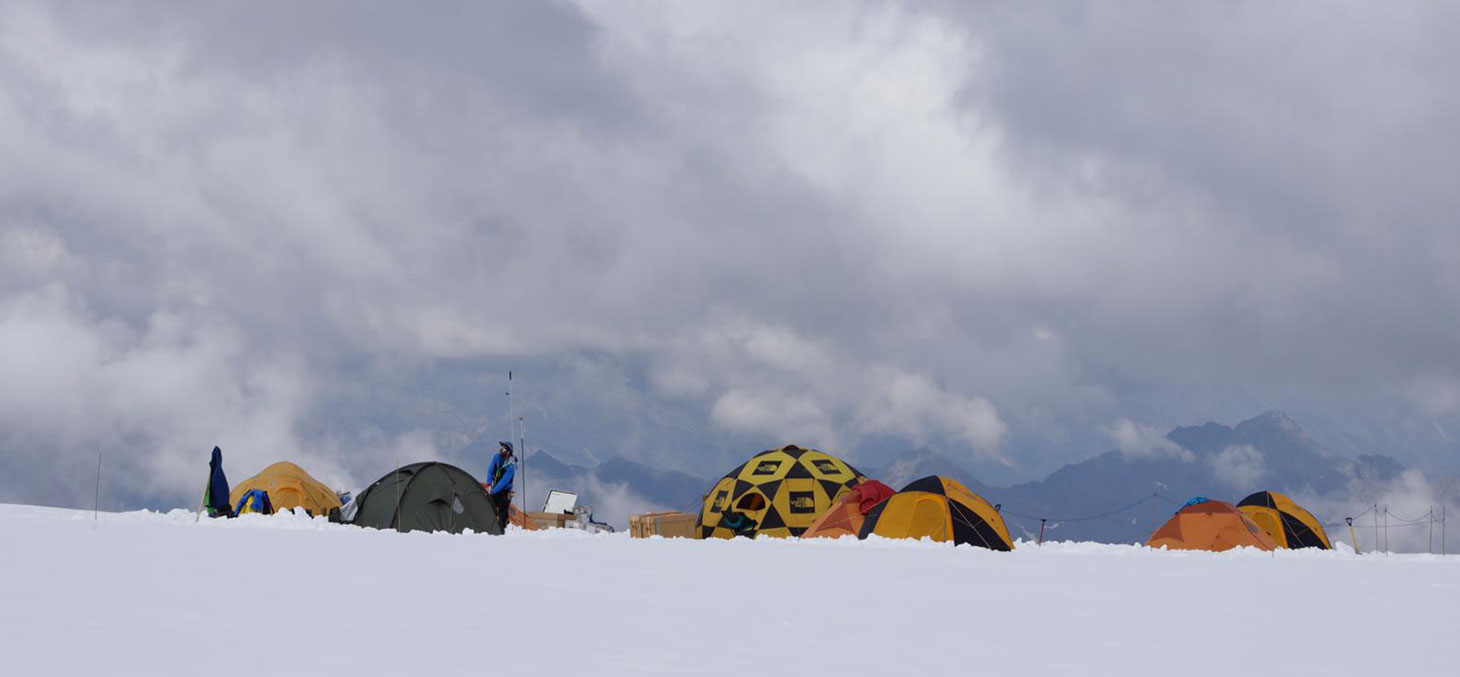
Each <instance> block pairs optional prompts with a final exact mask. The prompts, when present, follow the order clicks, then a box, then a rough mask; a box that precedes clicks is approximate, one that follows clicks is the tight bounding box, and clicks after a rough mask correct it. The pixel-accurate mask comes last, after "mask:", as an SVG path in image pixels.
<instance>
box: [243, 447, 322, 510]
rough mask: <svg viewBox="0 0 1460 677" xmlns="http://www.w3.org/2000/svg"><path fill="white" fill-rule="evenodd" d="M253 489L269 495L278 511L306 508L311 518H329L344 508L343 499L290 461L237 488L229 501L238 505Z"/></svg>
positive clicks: (270, 467) (265, 471) (254, 477)
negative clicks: (330, 513)
mask: <svg viewBox="0 0 1460 677" xmlns="http://www.w3.org/2000/svg"><path fill="white" fill-rule="evenodd" d="M250 489H262V490H264V491H266V492H268V494H269V502H270V503H272V504H273V505H274V510H283V509H285V508H304V509H305V510H306V511H308V512H309V514H311V515H316V516H317V515H328V514H329V512H330V511H331V510H334V509H337V508H339V507H341V506H340V497H339V496H337V495H336V494H335V492H334V491H333V490H332V489H330V488H329V487H327V486H325V485H324V484H323V483H321V482H320V481H319V480H317V479H314V478H313V477H311V476H310V475H309V473H307V472H304V468H301V467H299V466H297V465H294V464H293V463H290V462H288V461H279V462H278V463H275V464H273V465H271V466H269V467H267V468H264V470H263V472H261V473H259V474H257V475H254V476H253V477H250V478H248V479H246V480H244V481H242V482H240V483H238V485H236V486H234V487H233V493H232V494H230V495H229V497H228V500H229V502H230V503H232V504H234V505H238V500H239V499H241V498H243V495H244V494H246V493H248V491H249V490H250Z"/></svg>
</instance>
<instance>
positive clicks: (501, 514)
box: [492, 489, 512, 532]
mask: <svg viewBox="0 0 1460 677" xmlns="http://www.w3.org/2000/svg"><path fill="white" fill-rule="evenodd" d="M511 505H512V490H511V489H505V490H502V491H499V492H497V493H495V494H492V507H493V508H496V510H497V521H498V522H499V523H500V524H501V525H502V531H504V532H505V531H507V525H508V524H509V523H511V515H512V508H511Z"/></svg>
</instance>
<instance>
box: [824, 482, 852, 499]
mask: <svg viewBox="0 0 1460 677" xmlns="http://www.w3.org/2000/svg"><path fill="white" fill-rule="evenodd" d="M817 481H818V482H820V483H821V490H822V491H825V492H826V498H827V500H831V501H835V500H836V494H837V492H839V491H841V490H842V487H844V486H846V485H845V484H842V483H841V482H833V481H831V480H817Z"/></svg>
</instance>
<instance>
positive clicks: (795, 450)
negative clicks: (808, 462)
mask: <svg viewBox="0 0 1460 677" xmlns="http://www.w3.org/2000/svg"><path fill="white" fill-rule="evenodd" d="M781 451H783V452H785V453H786V455H787V456H790V457H791V458H801V454H804V453H806V450H805V449H802V448H801V447H798V446H796V445H794V444H788V445H786V446H785V447H783V448H782V449H781Z"/></svg>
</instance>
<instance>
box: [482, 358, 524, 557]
mask: <svg viewBox="0 0 1460 677" xmlns="http://www.w3.org/2000/svg"><path fill="white" fill-rule="evenodd" d="M516 421H517V413H516V411H515V410H514V409H513V408H512V370H511V369H508V370H507V439H508V441H511V439H512V430H513V426H515V425H517V423H516ZM517 446H519V447H521V446H522V443H521V442H518V443H517ZM517 463H518V464H519V465H520V464H521V463H522V461H521V459H519V460H518V461H517ZM487 479H488V480H492V481H494V482H495V481H496V480H495V479H493V478H491V477H488V478H487ZM493 488H494V489H495V487H493ZM509 504H510V500H509ZM522 518H523V519H524V520H526V519H527V499H526V497H524V498H523V499H522ZM510 521H512V520H510V519H508V520H506V521H505V522H503V523H502V527H503V529H504V530H505V529H506V526H507V522H510ZM524 524H525V522H524Z"/></svg>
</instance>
